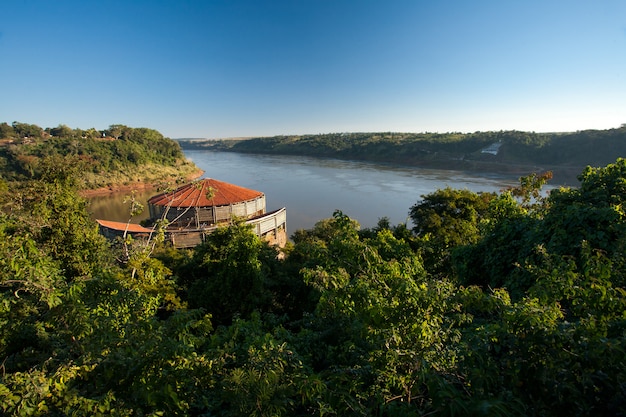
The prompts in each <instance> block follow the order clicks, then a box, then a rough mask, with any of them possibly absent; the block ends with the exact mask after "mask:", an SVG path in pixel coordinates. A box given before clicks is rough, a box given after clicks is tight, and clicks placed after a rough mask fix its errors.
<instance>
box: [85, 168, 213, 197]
mask: <svg viewBox="0 0 626 417" xmlns="http://www.w3.org/2000/svg"><path fill="white" fill-rule="evenodd" d="M202 175H204V170H202V169H200V168H198V169H197V170H195V171H194V172H193V173H191V174H188V175H186V176H185V177H184V180H185V181H187V182H188V181H193V180H196V179H198V178H200V177H201V176H202ZM158 187H159V184H158V183H157V182H156V181H153V180H148V181H137V182H132V183H123V184H113V185H108V186H106V187H100V188H93V189H84V190H81V191H80V192H79V194H80V195H81V196H82V197H85V198H90V197H102V196H107V195H112V194H121V193H126V194H128V193H131V192H133V191H149V190H157V188H158Z"/></svg>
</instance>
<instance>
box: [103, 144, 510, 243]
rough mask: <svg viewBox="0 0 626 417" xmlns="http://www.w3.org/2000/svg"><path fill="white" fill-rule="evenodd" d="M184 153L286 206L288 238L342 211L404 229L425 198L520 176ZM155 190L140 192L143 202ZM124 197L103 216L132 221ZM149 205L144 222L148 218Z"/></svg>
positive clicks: (490, 187)
mask: <svg viewBox="0 0 626 417" xmlns="http://www.w3.org/2000/svg"><path fill="white" fill-rule="evenodd" d="M185 155H186V156H187V157H188V158H189V159H191V160H192V161H193V162H194V163H195V164H196V165H197V166H198V167H199V168H201V169H203V170H204V171H205V174H204V177H207V178H215V179H217V180H220V181H226V182H229V183H232V184H236V185H239V186H242V187H246V188H251V189H254V190H258V191H261V192H263V193H265V197H266V202H267V210H268V211H269V210H274V209H278V208H281V207H287V231H288V234H291V233H293V232H294V231H296V230H298V229H310V228H311V227H313V226H314V225H315V223H316V222H317V221H319V220H322V219H325V218H328V217H331V216H332V214H333V212H334V211H335V210H341V211H342V212H344V213H345V214H346V215H348V216H350V217H351V218H353V219H355V220H357V221H358V222H359V223H360V224H361V227H364V228H365V227H373V226H375V225H376V223H377V222H378V220H379V219H380V218H382V217H388V218H389V219H390V221H391V224H399V223H405V222H406V221H407V217H408V213H409V210H410V208H411V206H413V205H414V204H415V203H417V202H418V201H419V200H420V199H421V196H422V195H425V194H429V193H431V192H433V191H435V190H437V189H440V188H445V187H451V188H457V189H468V190H471V191H475V192H478V191H499V190H502V189H503V188H506V187H508V186H512V185H516V184H517V183H518V182H517V178H515V177H510V176H509V177H507V176H500V175H494V174H484V175H481V174H478V173H475V172H472V173H470V172H461V171H449V170H433V169H421V168H415V167H399V166H392V165H383V164H376V163H368V162H356V161H344V160H335V159H318V158H310V157H302V156H276V155H254V154H238V153H232V152H215V151H208V150H186V151H185ZM154 194H155V192H154V191H150V192H142V193H138V194H137V195H136V196H137V198H138V199H139V200H140V201H142V202H143V203H144V204H145V202H146V201H147V199H148V198H149V197H150V196H152V195H154ZM123 200H124V195H113V196H107V197H95V198H92V199H91V211H92V213H93V215H94V217H96V218H100V219H107V220H117V221H127V220H128V214H127V213H128V204H124V203H123ZM147 212H148V210H147V207H146V210H145V212H144V213H143V215H142V216H139V217H137V218H135V219H134V220H133V221H135V222H136V221H139V220H141V219H143V218H146V217H147V215H148V213H147Z"/></svg>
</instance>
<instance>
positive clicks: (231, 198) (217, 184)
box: [148, 178, 263, 207]
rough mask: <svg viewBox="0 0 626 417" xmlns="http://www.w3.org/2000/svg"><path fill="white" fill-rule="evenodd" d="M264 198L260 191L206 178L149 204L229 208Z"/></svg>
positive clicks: (157, 196) (162, 195)
mask: <svg viewBox="0 0 626 417" xmlns="http://www.w3.org/2000/svg"><path fill="white" fill-rule="evenodd" d="M261 196H263V193H262V192H260V191H255V190H250V189H249V188H244V187H239V186H238V185H233V184H229V183H227V182H223V181H218V180H214V179H212V178H205V179H203V180H200V181H197V182H193V183H191V184H187V185H184V186H182V187H180V188H178V189H176V190H175V191H174V192H172V193H162V194H159V195H156V196H154V197H152V198H150V200H148V204H152V205H155V206H167V205H169V204H170V203H171V207H209V206H227V205H229V204H235V203H240V202H242V201H248V200H254V199H255V198H258V197H261Z"/></svg>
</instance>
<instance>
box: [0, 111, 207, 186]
mask: <svg viewBox="0 0 626 417" xmlns="http://www.w3.org/2000/svg"><path fill="white" fill-rule="evenodd" d="M51 159H60V160H64V161H65V164H69V165H72V166H74V167H75V168H76V172H77V173H78V177H77V178H76V180H77V182H78V183H79V187H80V188H83V189H89V190H93V189H103V188H106V189H109V188H111V189H114V188H119V187H123V186H126V187H130V186H132V187H139V186H144V185H145V184H151V183H154V182H172V181H176V180H178V179H180V178H189V177H191V176H193V175H194V174H197V172H198V171H199V170H198V168H197V167H196V166H195V165H194V164H193V163H191V162H189V161H187V159H186V158H185V155H184V153H183V151H182V149H181V148H180V145H179V144H178V143H177V142H175V141H173V140H171V139H169V138H166V137H164V136H163V135H162V134H161V133H159V132H158V131H156V130H154V129H148V128H132V127H128V126H124V125H111V126H109V128H108V129H106V130H102V131H98V130H96V129H89V130H82V129H71V128H69V127H67V126H65V125H60V126H58V127H55V128H46V129H43V128H41V127H39V126H37V125H32V124H27V123H18V122H14V123H13V124H12V125H8V124H7V123H1V124H0V176H1V177H2V178H3V179H5V180H8V181H20V180H26V179H30V178H34V177H37V176H38V175H40V174H41V172H42V170H44V169H46V166H47V164H48V162H49V161H50V160H51Z"/></svg>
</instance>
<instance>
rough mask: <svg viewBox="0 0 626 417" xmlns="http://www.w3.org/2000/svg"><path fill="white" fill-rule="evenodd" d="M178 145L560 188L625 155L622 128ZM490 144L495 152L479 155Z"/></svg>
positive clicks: (625, 131)
mask: <svg viewBox="0 0 626 417" xmlns="http://www.w3.org/2000/svg"><path fill="white" fill-rule="evenodd" d="M180 143H181V145H182V146H183V148H186V149H202V148H207V147H209V148H211V149H215V150H226V151H234V152H249V153H270V154H286V155H308V156H316V157H331V158H341V159H353V160H365V161H375V162H385V163H394V164H406V165H416V166H421V167H427V168H443V169H456V170H476V171H485V172H500V173H513V174H518V175H528V174H530V173H532V172H543V171H548V170H549V171H551V172H553V174H554V177H555V180H558V181H559V182H560V183H567V184H568V185H575V184H576V176H577V175H578V174H579V173H580V172H581V171H582V170H583V169H584V168H585V167H586V166H587V165H591V166H604V165H607V164H609V163H611V162H614V161H615V160H616V159H617V158H618V157H621V156H623V155H626V125H622V126H621V127H620V128H617V129H608V130H584V131H578V132H572V133H535V132H520V131H500V132H475V133H391V132H387V133H333V134H319V135H298V136H274V137H261V138H248V139H243V140H242V139H240V140H219V141H214V140H212V141H202V140H182V141H181V142H180ZM493 144H497V152H495V154H494V153H490V152H485V151H486V150H487V149H488V148H489V146H490V145H493Z"/></svg>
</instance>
